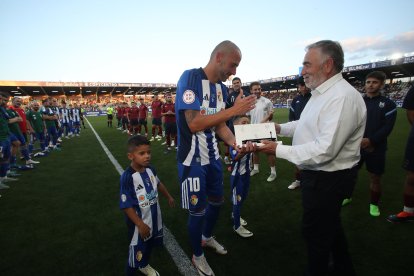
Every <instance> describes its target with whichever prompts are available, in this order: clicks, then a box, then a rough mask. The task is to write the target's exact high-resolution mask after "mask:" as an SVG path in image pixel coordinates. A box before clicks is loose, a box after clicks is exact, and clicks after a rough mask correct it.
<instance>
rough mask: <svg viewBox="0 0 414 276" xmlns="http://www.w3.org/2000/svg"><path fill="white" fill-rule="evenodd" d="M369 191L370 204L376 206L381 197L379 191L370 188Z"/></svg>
mask: <svg viewBox="0 0 414 276" xmlns="http://www.w3.org/2000/svg"><path fill="white" fill-rule="evenodd" d="M370 193H371V204H374V205H376V206H378V203H379V200H380V197H381V192H377V191H373V190H371V191H370Z"/></svg>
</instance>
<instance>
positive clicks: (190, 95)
mask: <svg viewBox="0 0 414 276" xmlns="http://www.w3.org/2000/svg"><path fill="white" fill-rule="evenodd" d="M194 101H195V94H194V92H193V91H192V90H185V91H184V93H183V102H184V103H186V104H192V103H193V102H194Z"/></svg>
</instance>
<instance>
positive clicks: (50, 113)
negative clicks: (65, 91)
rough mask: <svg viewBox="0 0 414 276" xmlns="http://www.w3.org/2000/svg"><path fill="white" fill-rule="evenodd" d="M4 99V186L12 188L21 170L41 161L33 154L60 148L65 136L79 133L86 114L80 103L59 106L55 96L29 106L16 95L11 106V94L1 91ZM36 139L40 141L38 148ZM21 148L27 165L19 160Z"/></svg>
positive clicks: (0, 170)
mask: <svg viewBox="0 0 414 276" xmlns="http://www.w3.org/2000/svg"><path fill="white" fill-rule="evenodd" d="M0 99H1V107H0V109H1V110H0V111H1V112H0V143H1V154H0V157H1V158H0V160H1V161H0V189H8V188H10V187H9V186H8V185H7V184H5V182H10V181H17V180H18V179H17V178H15V177H16V176H18V175H19V171H24V170H30V169H33V168H34V164H39V163H40V162H39V161H35V160H33V159H32V157H44V156H47V155H48V154H49V153H50V151H51V150H55V151H59V150H60V143H61V142H62V139H61V137H66V138H70V136H75V135H76V136H79V134H80V122H81V121H82V124H83V120H82V119H83V116H82V112H81V110H80V108H78V107H77V105H76V104H75V106H74V107H73V108H71V107H70V108H66V103H64V102H62V105H61V106H59V105H58V101H57V99H55V98H46V99H44V100H43V101H42V106H40V104H39V102H37V101H32V102H30V103H29V105H28V106H27V107H26V108H25V109H24V108H23V107H22V99H21V98H20V97H14V98H13V99H12V101H11V103H12V104H11V105H9V106H8V101H9V95H8V94H7V93H5V92H0ZM83 126H84V124H83ZM84 127H85V126H84ZM35 142H38V143H39V148H38V149H37V150H35ZM19 150H20V154H21V159H23V160H25V164H24V165H19V164H17V162H16V161H17V153H18V152H19Z"/></svg>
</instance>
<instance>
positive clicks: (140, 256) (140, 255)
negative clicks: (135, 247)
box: [137, 251, 142, 262]
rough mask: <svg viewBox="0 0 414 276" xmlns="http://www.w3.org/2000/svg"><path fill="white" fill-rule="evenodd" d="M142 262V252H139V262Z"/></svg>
mask: <svg viewBox="0 0 414 276" xmlns="http://www.w3.org/2000/svg"><path fill="white" fill-rule="evenodd" d="M141 260H142V252H141V251H138V252H137V261H138V262H139V261H141Z"/></svg>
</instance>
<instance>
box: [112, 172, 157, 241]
mask: <svg viewBox="0 0 414 276" xmlns="http://www.w3.org/2000/svg"><path fill="white" fill-rule="evenodd" d="M159 183H160V180H159V178H158V177H157V174H156V172H155V170H154V168H152V167H148V168H146V169H145V171H144V172H142V173H140V172H136V171H135V170H134V169H133V168H131V167H128V168H127V169H126V170H125V171H124V172H123V173H122V175H121V180H120V186H121V187H120V200H119V207H120V209H125V208H130V207H131V208H134V209H135V211H136V213H137V215H138V217H140V218H141V219H142V221H143V222H144V223H145V224H146V225H148V226H149V227H150V228H151V234H150V238H157V237H160V236H162V219H161V209H160V206H159V204H158V189H157V187H158V184H159ZM127 225H128V226H130V227H134V229H131V230H133V231H134V234H133V236H132V239H131V244H130V245H137V244H138V236H139V232H138V227H136V226H135V224H133V223H132V221H130V220H129V218H127Z"/></svg>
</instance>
